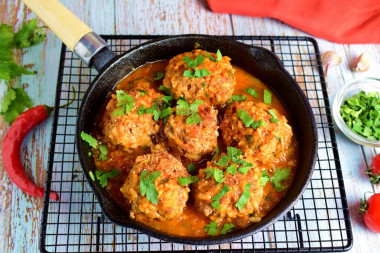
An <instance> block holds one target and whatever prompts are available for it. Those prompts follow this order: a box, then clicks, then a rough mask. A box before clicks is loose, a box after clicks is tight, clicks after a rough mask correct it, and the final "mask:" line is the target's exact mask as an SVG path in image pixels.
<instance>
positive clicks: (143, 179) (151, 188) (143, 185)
mask: <svg viewBox="0 0 380 253" xmlns="http://www.w3.org/2000/svg"><path fill="white" fill-rule="evenodd" d="M161 174H162V172H161V171H152V172H150V173H149V171H146V170H143V171H141V175H140V192H141V195H142V196H145V195H146V199H147V200H148V201H150V202H151V203H152V204H155V205H157V203H158V192H157V189H156V186H155V185H154V180H156V179H157V178H158V177H159V176H160V175H161Z"/></svg>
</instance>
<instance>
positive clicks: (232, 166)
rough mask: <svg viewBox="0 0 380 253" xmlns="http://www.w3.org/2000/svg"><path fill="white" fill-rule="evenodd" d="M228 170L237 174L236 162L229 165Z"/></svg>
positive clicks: (232, 173)
mask: <svg viewBox="0 0 380 253" xmlns="http://www.w3.org/2000/svg"><path fill="white" fill-rule="evenodd" d="M226 171H227V172H228V173H230V174H231V175H236V173H237V167H236V164H231V165H230V166H228V167H227V169H226Z"/></svg>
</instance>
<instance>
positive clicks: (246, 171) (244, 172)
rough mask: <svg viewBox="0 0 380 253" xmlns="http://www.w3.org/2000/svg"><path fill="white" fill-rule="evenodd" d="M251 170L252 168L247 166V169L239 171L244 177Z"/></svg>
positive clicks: (241, 168)
mask: <svg viewBox="0 0 380 253" xmlns="http://www.w3.org/2000/svg"><path fill="white" fill-rule="evenodd" d="M250 168H251V167H250V166H247V167H240V168H239V169H238V171H239V172H240V173H241V174H243V175H247V173H248V170H249V169H250Z"/></svg>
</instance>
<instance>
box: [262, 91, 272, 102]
mask: <svg viewBox="0 0 380 253" xmlns="http://www.w3.org/2000/svg"><path fill="white" fill-rule="evenodd" d="M264 103H266V104H271V103H272V93H270V91H269V90H264Z"/></svg>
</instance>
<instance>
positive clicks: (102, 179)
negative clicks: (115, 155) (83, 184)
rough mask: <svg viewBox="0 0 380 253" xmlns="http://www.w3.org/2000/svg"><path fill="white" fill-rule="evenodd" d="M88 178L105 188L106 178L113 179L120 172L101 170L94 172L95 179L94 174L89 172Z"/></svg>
mask: <svg viewBox="0 0 380 253" xmlns="http://www.w3.org/2000/svg"><path fill="white" fill-rule="evenodd" d="M89 174H90V177H91V179H92V180H93V181H95V178H96V179H97V180H98V181H99V183H100V186H101V187H103V188H104V187H106V186H107V183H108V178H114V177H117V176H118V175H120V171H118V170H115V169H112V170H110V171H103V170H96V171H95V177H94V174H93V173H92V172H91V171H90V172H89Z"/></svg>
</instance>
